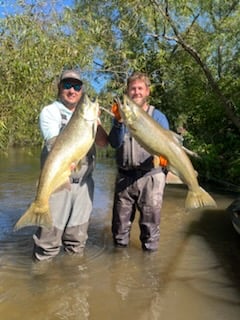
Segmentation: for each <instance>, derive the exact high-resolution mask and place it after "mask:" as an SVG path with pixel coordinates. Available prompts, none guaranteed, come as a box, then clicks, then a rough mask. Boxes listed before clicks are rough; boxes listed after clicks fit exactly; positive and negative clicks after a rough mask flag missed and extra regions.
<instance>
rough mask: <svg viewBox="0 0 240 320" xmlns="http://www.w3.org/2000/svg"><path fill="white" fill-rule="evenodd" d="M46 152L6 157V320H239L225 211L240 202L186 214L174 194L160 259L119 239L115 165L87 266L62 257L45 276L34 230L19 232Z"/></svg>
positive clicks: (179, 194) (97, 210)
mask: <svg viewBox="0 0 240 320" xmlns="http://www.w3.org/2000/svg"><path fill="white" fill-rule="evenodd" d="M38 155H39V151H31V152H30V151H27V150H25V151H22V150H13V151H11V152H10V153H9V155H8V156H7V157H5V156H3V155H2V156H0V203H1V206H0V226H1V233H0V315H1V319H3V320H30V319H31V320H32V319H34V320H43V319H44V320H63V319H64V320H65V319H66V320H85V319H86V320H87V319H88V320H120V319H121V320H122V319H124V320H135V319H136V320H182V319H184V320H190V319H191V320H215V319H216V320H221V319H224V320H225V319H228V320H238V319H239V317H240V268H239V266H240V250H239V248H240V236H239V235H238V234H237V233H236V231H235V230H234V229H233V227H232V224H231V221H230V219H229V216H228V215H227V213H226V211H225V208H226V207H227V206H228V205H229V204H230V203H231V202H232V200H233V199H234V198H235V195H234V194H227V193H224V194H223V193H219V191H218V192H216V191H211V194H212V195H213V197H214V198H215V200H216V202H217V204H218V209H213V210H199V211H197V212H194V213H191V214H189V213H186V212H185V210H184V200H185V196H186V188H185V187H184V186H183V185H167V187H166V190H165V195H164V205H163V209H162V218H161V240H160V246H159V250H158V252H156V253H152V254H149V253H144V252H142V250H141V247H140V242H139V239H138V237H139V229H138V224H137V217H136V221H135V222H134V225H133V228H132V233H131V245H130V247H129V248H128V249H115V248H114V247H113V245H112V238H111V232H110V229H111V209H112V198H113V188H114V178H115V168H114V162H113V161H112V160H108V161H106V160H105V161H103V160H98V162H97V166H96V169H95V173H94V178H95V200H94V211H93V214H92V219H91V224H90V228H89V239H88V242H87V246H86V250H85V255H84V257H69V256H66V255H64V254H60V255H59V256H58V257H56V258H55V260H54V261H53V262H51V263H49V264H47V266H45V270H43V272H36V269H35V266H34V265H33V263H32V259H31V255H32V246H33V241H32V234H33V233H34V231H35V227H27V228H24V229H21V230H19V231H17V232H13V226H14V224H15V223H16V221H17V220H18V218H19V217H20V216H21V215H22V214H23V212H24V211H25V209H26V208H27V206H28V205H29V203H30V202H31V201H32V200H33V198H34V195H35V186H36V180H37V177H38V174H39V160H38Z"/></svg>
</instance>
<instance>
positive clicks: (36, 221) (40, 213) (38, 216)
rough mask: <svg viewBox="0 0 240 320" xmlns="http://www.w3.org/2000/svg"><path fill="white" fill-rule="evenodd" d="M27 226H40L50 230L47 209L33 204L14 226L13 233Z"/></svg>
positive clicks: (50, 220)
mask: <svg viewBox="0 0 240 320" xmlns="http://www.w3.org/2000/svg"><path fill="white" fill-rule="evenodd" d="M27 226H40V227H46V228H48V229H49V228H51V226H52V219H51V216H50V214H49V207H48V206H45V207H40V206H39V205H37V203H36V202H33V203H32V204H31V205H30V207H29V208H28V209H27V211H26V212H25V213H24V214H23V215H22V216H21V218H20V219H19V220H18V221H17V223H16V224H15V226H14V231H16V230H19V229H21V228H23V227H27Z"/></svg>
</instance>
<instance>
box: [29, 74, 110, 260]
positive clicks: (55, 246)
mask: <svg viewBox="0 0 240 320" xmlns="http://www.w3.org/2000/svg"><path fill="white" fill-rule="evenodd" d="M82 94H83V82H82V80H81V76H80V72H79V69H69V70H64V71H63V72H62V74H61V75H60V79H59V83H58V97H57V100H56V101H54V102H53V103H51V104H50V105H48V106H45V107H44V108H43V109H42V111H41V113H40V118H39V124H40V130H41V133H42V136H43V138H44V142H45V144H44V147H43V149H42V153H41V167H43V165H44V162H45V160H46V157H47V155H48V153H49V152H50V150H51V149H52V147H53V145H54V142H55V140H56V137H57V136H58V135H59V133H60V132H61V130H62V129H63V128H64V127H65V126H66V124H67V123H68V121H69V120H70V118H71V116H72V114H73V112H74V110H75V108H76V106H77V104H78V102H79V101H80V98H81V96H82ZM95 143H96V144H97V145H98V146H100V147H104V146H106V145H107V143H108V137H107V133H106V132H105V130H104V129H103V127H102V126H101V124H100V122H99V124H98V129H97V134H96V138H95ZM95 155H96V150H95V144H94V145H93V146H92V148H91V149H90V151H89V152H88V154H87V155H86V156H85V158H84V159H82V160H81V168H80V169H79V170H76V169H75V170H74V175H73V174H72V175H71V176H70V177H69V179H70V183H71V190H70V191H69V190H67V189H62V190H60V191H57V192H55V193H53V194H52V195H51V197H50V209H51V213H52V219H53V227H52V228H51V229H50V230H49V229H46V228H43V227H39V228H38V229H37V232H36V233H35V234H34V236H33V240H34V249H33V259H34V261H46V260H50V259H52V258H53V257H55V256H56V255H57V254H58V253H59V252H60V250H61V247H63V248H64V251H65V252H66V253H68V254H81V255H82V254H83V251H84V247H85V244H86V240H87V237H88V234H87V232H88V225H89V219H90V215H91V212H92V204H93V192H94V181H93V178H92V172H93V169H94V165H95Z"/></svg>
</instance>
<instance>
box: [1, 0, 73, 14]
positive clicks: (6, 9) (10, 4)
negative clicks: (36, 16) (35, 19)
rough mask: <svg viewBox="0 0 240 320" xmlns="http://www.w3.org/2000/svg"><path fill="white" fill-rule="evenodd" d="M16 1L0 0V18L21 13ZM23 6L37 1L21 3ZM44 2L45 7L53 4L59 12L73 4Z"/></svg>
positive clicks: (59, 0) (71, 2)
mask: <svg viewBox="0 0 240 320" xmlns="http://www.w3.org/2000/svg"><path fill="white" fill-rule="evenodd" d="M17 2H18V1H17V0H0V18H4V17H5V16H6V15H9V14H16V13H19V12H20V11H21V8H20V6H18V5H17ZM22 2H23V3H24V4H33V5H34V4H36V3H37V2H38V1H33V0H25V1H22ZM45 2H46V7H47V6H49V3H51V2H52V3H53V2H54V3H55V7H56V8H57V9H58V10H59V11H61V10H62V9H63V8H64V7H66V6H69V7H71V6H72V5H73V3H74V0H62V1H61V0H52V1H47V0H45Z"/></svg>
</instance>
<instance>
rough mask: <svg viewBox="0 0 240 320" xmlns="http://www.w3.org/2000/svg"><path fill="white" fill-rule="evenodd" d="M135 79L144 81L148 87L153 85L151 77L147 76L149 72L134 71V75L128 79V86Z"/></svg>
mask: <svg viewBox="0 0 240 320" xmlns="http://www.w3.org/2000/svg"><path fill="white" fill-rule="evenodd" d="M135 80H141V81H143V82H144V83H145V85H146V86H147V87H150V86H151V82H150V79H149V77H148V76H147V74H146V73H143V72H139V71H136V72H133V73H132V75H131V76H130V77H129V78H128V79H127V87H129V85H130V83H131V82H133V81H135Z"/></svg>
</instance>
